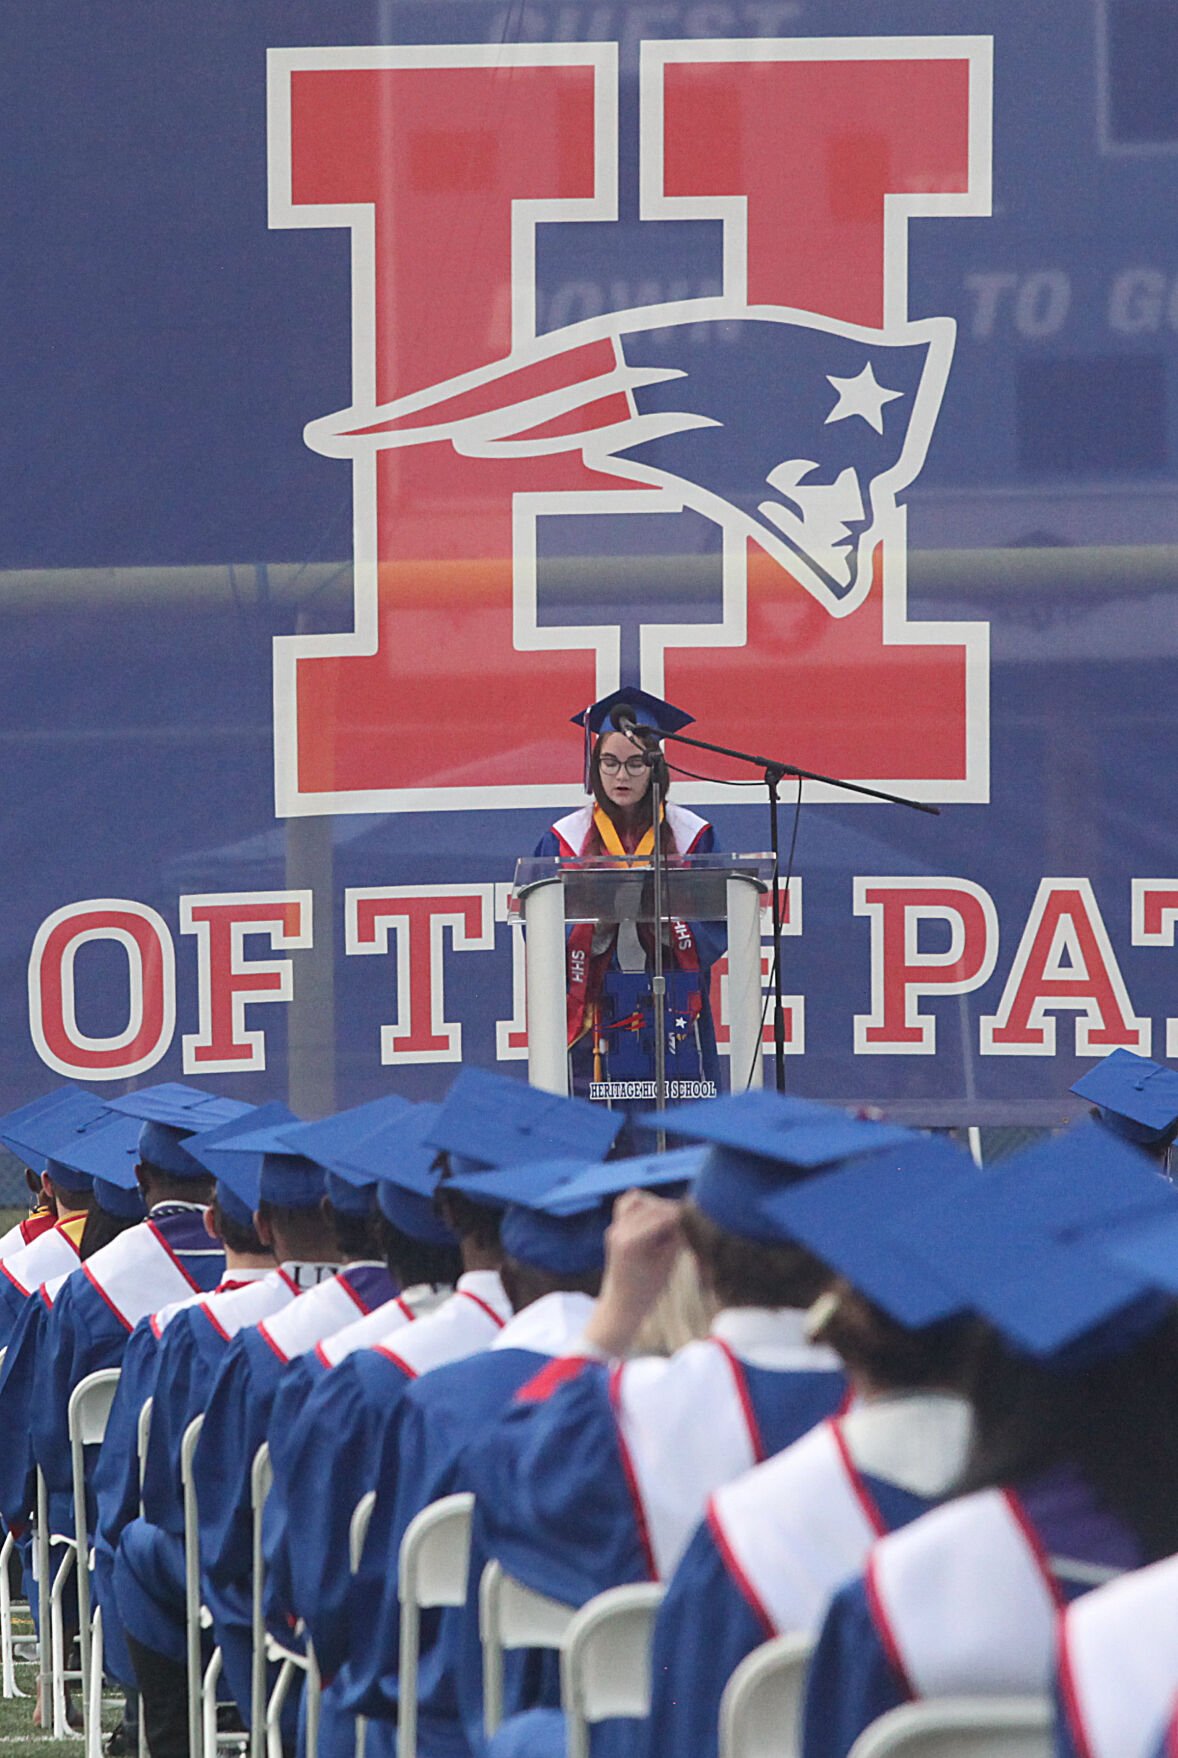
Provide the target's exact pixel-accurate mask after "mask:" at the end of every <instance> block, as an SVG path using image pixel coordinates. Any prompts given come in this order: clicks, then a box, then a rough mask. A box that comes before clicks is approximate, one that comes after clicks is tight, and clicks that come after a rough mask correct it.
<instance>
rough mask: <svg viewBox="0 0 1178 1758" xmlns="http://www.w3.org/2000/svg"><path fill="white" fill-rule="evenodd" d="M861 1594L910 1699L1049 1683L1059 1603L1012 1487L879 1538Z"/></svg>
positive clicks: (1033, 1688)
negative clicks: (863, 1591)
mask: <svg viewBox="0 0 1178 1758" xmlns="http://www.w3.org/2000/svg"><path fill="white" fill-rule="evenodd" d="M867 1597H868V1603H869V1605H870V1608H871V1615H872V1619H873V1621H874V1624H875V1627H876V1631H877V1633H878V1635H879V1637H880V1640H881V1641H882V1643H883V1645H884V1648H885V1650H886V1651H887V1654H888V1658H889V1659H890V1661H891V1662H892V1665H893V1666H894V1667H895V1669H896V1671H897V1673H898V1674H899V1676H900V1678H901V1679H903V1681H904V1683H905V1685H906V1687H907V1689H908V1691H909V1694H910V1695H911V1696H913V1697H944V1696H954V1695H960V1694H962V1693H968V1694H972V1695H978V1694H981V1695H987V1694H994V1693H1002V1692H1016V1693H1018V1692H1040V1691H1045V1690H1046V1689H1047V1687H1048V1685H1049V1683H1050V1680H1051V1674H1052V1666H1053V1662H1054V1658H1055V1627H1056V1619H1057V1616H1058V1613H1059V1610H1060V1608H1061V1606H1062V1603H1063V1598H1062V1594H1061V1591H1060V1588H1059V1584H1058V1582H1057V1581H1056V1580H1055V1577H1054V1576H1053V1575H1052V1572H1051V1568H1050V1565H1049V1563H1048V1559H1047V1556H1046V1554H1045V1552H1044V1548H1043V1544H1042V1542H1041V1540H1040V1538H1039V1534H1038V1533H1037V1531H1036V1530H1035V1528H1034V1526H1033V1525H1032V1524H1031V1521H1030V1518H1029V1516H1028V1515H1027V1512H1026V1509H1025V1508H1024V1507H1023V1505H1022V1503H1021V1502H1020V1500H1019V1498H1018V1497H1017V1496H1016V1495H1015V1494H1014V1492H1013V1491H1011V1490H1003V1489H987V1490H982V1491H980V1492H979V1493H978V1494H976V1495H969V1496H963V1497H962V1498H961V1499H960V1500H959V1501H955V1502H948V1503H947V1504H946V1505H945V1506H944V1507H943V1508H934V1509H933V1510H932V1512H931V1513H928V1514H925V1515H923V1516H922V1517H921V1518H920V1519H919V1520H915V1521H913V1523H912V1525H911V1526H906V1527H904V1529H903V1531H901V1532H893V1533H891V1534H890V1535H889V1536H888V1537H887V1538H884V1539H881V1540H880V1542H879V1543H878V1544H877V1545H876V1546H875V1547H874V1549H873V1550H872V1552H871V1555H870V1557H869V1559H868V1564H867Z"/></svg>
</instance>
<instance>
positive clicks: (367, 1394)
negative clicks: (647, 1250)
mask: <svg viewBox="0 0 1178 1758" xmlns="http://www.w3.org/2000/svg"><path fill="white" fill-rule="evenodd" d="M423 1109H424V1108H423ZM620 1127H621V1118H620V1117H616V1116H614V1115H612V1114H611V1113H610V1112H608V1111H606V1110H604V1109H602V1108H597V1107H593V1106H589V1105H586V1104H584V1103H583V1102H582V1101H580V1100H576V1099H563V1098H559V1097H557V1096H556V1095H555V1094H552V1093H548V1092H544V1091H542V1090H540V1089H539V1088H537V1087H531V1086H527V1085H525V1084H524V1083H522V1082H521V1081H519V1080H517V1079H512V1078H510V1077H508V1076H506V1075H500V1074H496V1073H492V1072H491V1071H489V1070H487V1069H479V1068H465V1069H463V1070H462V1071H461V1072H460V1073H459V1075H458V1076H457V1078H456V1079H455V1081H454V1082H453V1084H452V1085H451V1087H450V1090H449V1092H448V1093H447V1095H446V1098H445V1100H444V1101H443V1103H442V1104H441V1106H440V1107H438V1109H437V1111H436V1114H435V1115H434V1117H433V1119H432V1121H431V1122H430V1124H429V1126H428V1129H427V1131H426V1134H425V1137H424V1141H423V1145H424V1146H425V1147H427V1148H428V1149H429V1150H430V1152H431V1167H433V1170H432V1171H431V1173H430V1175H429V1178H428V1180H427V1181H426V1182H425V1183H424V1185H423V1186H422V1187H421V1188H422V1189H423V1190H424V1189H432V1190H433V1191H434V1197H433V1200H434V1201H435V1202H436V1207H437V1213H438V1216H439V1217H440V1219H441V1220H442V1222H443V1223H444V1225H445V1226H446V1227H447V1229H448V1230H449V1231H450V1232H451V1233H452V1234H453V1235H454V1237H455V1238H456V1239H457V1240H458V1243H459V1249H460V1251H461V1255H462V1262H463V1266H464V1268H463V1274H462V1275H461V1276H460V1278H459V1281H458V1284H457V1287H456V1289H455V1291H454V1294H453V1296H452V1298H451V1299H450V1300H448V1301H446V1302H445V1304H444V1305H443V1306H441V1307H440V1308H439V1309H438V1311H437V1312H435V1313H433V1314H431V1315H429V1316H428V1317H425V1318H422V1319H419V1320H418V1321H417V1322H416V1323H415V1324H414V1325H412V1326H411V1327H409V1328H405V1327H401V1328H399V1329H398V1330H397V1331H396V1332H395V1333H392V1334H390V1335H389V1336H388V1337H387V1338H384V1339H380V1340H378V1341H376V1342H375V1343H372V1344H369V1345H367V1346H365V1347H362V1348H359V1349H355V1350H353V1351H352V1352H351V1353H349V1354H348V1355H347V1357H346V1358H345V1359H342V1360H340V1361H339V1363H338V1365H336V1366H332V1367H331V1369H330V1371H329V1372H327V1373H326V1374H325V1375H324V1377H323V1378H322V1381H321V1383H320V1384H319V1385H318V1386H317V1387H316V1388H315V1390H314V1392H313V1394H312V1396H311V1397H310V1398H309V1399H308V1400H307V1403H306V1406H305V1407H304V1409H303V1410H302V1412H301V1413H300V1416H299V1418H298V1419H297V1422H296V1424H295V1432H294V1433H293V1434H292V1436H291V1438H290V1441H289V1443H287V1444H286V1445H285V1447H284V1452H285V1454H286V1463H285V1470H286V1475H287V1478H288V1481H289V1483H290V1484H291V1485H297V1486H298V1488H297V1490H296V1489H293V1488H292V1490H291V1491H290V1493H291V1495H292V1496H295V1495H297V1498H298V1506H300V1507H301V1508H302V1509H303V1510H304V1511H305V1513H306V1515H307V1517H311V1509H310V1506H309V1495H310V1493H311V1492H312V1489H313V1486H314V1485H315V1484H316V1483H318V1482H320V1481H321V1480H322V1478H323V1477H324V1475H325V1474H331V1473H332V1472H333V1470H334V1464H333V1461H334V1460H335V1459H337V1458H338V1457H340V1456H342V1455H343V1454H345V1453H348V1454H351V1453H353V1452H354V1453H355V1454H356V1456H357V1457H358V1458H362V1459H363V1461H364V1462H365V1471H366V1480H365V1482H364V1483H363V1485H362V1488H363V1489H365V1490H366V1489H370V1488H375V1487H376V1486H377V1485H378V1484H379V1485H380V1486H381V1494H380V1497H379V1498H378V1502H377V1505H376V1507H375V1509H374V1510H373V1515H372V1520H371V1524H370V1527H369V1543H368V1544H367V1545H366V1546H365V1550H364V1555H363V1558H362V1559H361V1565H360V1569H359V1571H358V1573H357V1575H356V1578H355V1582H354V1584H353V1583H351V1582H349V1583H346V1584H343V1583H341V1584H340V1586H341V1588H342V1587H344V1586H346V1600H345V1605H346V1606H349V1607H353V1608H356V1609H357V1612H358V1615H359V1616H360V1618H361V1619H362V1621H367V1618H368V1615H369V1611H368V1608H369V1605H370V1602H371V1601H372V1600H374V1599H376V1598H378V1597H379V1595H380V1593H381V1591H382V1590H383V1587H384V1584H385V1578H386V1570H387V1566H388V1563H387V1558H388V1552H389V1547H390V1545H391V1543H392V1539H391V1524H392V1519H393V1513H394V1509H395V1505H396V1490H397V1476H396V1473H397V1467H398V1450H397V1448H398V1423H399V1415H400V1402H401V1399H402V1396H403V1395H404V1393H405V1392H406V1390H407V1389H408V1387H409V1386H410V1385H411V1384H412V1383H414V1382H415V1381H417V1380H419V1379H420V1378H421V1376H422V1375H423V1374H428V1373H431V1372H433V1371H434V1370H435V1369H437V1368H440V1367H442V1366H444V1365H445V1364H446V1363H448V1362H455V1361H459V1360H462V1359H465V1358H466V1357H469V1356H473V1355H476V1354H479V1353H481V1352H483V1351H485V1350H487V1349H488V1348H489V1347H490V1346H491V1344H492V1343H493V1342H495V1340H496V1339H497V1337H498V1336H499V1335H500V1334H501V1333H502V1331H503V1328H504V1326H505V1325H506V1323H507V1321H508V1320H509V1319H510V1317H511V1313H512V1308H511V1305H510V1303H509V1301H508V1297H507V1294H506V1292H505V1290H504V1287H503V1283H502V1280H501V1277H500V1273H499V1272H500V1266H501V1263H502V1249H501V1246H500V1242H499V1217H500V1214H501V1212H502V1209H503V1201H502V1199H501V1198H498V1197H494V1196H492V1195H485V1194H484V1193H483V1191H482V1189H481V1185H480V1180H479V1179H478V1178H474V1179H470V1178H468V1177H463V1175H465V1174H469V1173H472V1172H479V1171H485V1172H489V1171H492V1170H494V1169H496V1168H497V1167H500V1166H505V1165H506V1166H511V1165H516V1164H523V1163H525V1162H528V1161H535V1160H548V1159H550V1158H552V1157H558V1158H564V1157H568V1156H569V1155H571V1154H572V1153H574V1152H575V1151H577V1150H578V1149H580V1150H581V1151H582V1152H584V1151H588V1152H589V1153H590V1154H592V1155H593V1156H595V1157H596V1156H598V1155H600V1154H604V1153H606V1152H607V1151H608V1149H609V1147H610V1145H611V1143H612V1142H613V1141H614V1140H615V1138H616V1136H617V1134H618V1131H619V1129H620ZM373 1145H374V1147H375V1150H376V1151H377V1152H379V1151H380V1147H379V1144H378V1143H375V1144H373ZM435 1159H436V1166H435V1165H434V1160H435ZM410 1170H412V1168H410ZM439 1174H440V1175H439ZM415 1176H416V1175H415ZM460 1177H462V1178H463V1182H462V1188H461V1189H459V1188H458V1186H457V1183H456V1179H457V1178H460ZM407 1182H408V1181H407V1180H406V1181H402V1180H393V1181H392V1182H391V1183H390V1182H389V1181H382V1183H381V1185H380V1187H379V1196H380V1200H381V1202H382V1203H386V1204H387V1203H389V1202H396V1203H397V1205H398V1208H397V1212H400V1213H406V1219H407V1220H408V1218H409V1214H408V1212H407V1211H405V1210H404V1208H403V1204H404V1202H405V1200H406V1197H410V1198H411V1197H412V1194H413V1193H412V1191H410V1190H406V1189H405V1188H404V1183H407ZM399 1190H400V1194H399V1195H398V1191H399ZM330 1352H331V1345H328V1346H327V1347H325V1349H324V1351H323V1352H322V1358H323V1359H324V1360H330ZM355 1499H359V1498H358V1496H357V1497H356V1498H355ZM353 1505H354V1502H353V1501H352V1500H349V1499H348V1498H344V1502H343V1504H342V1506H341V1508H339V1509H336V1510H334V1511H333V1516H332V1517H333V1518H338V1517H340V1516H341V1515H342V1518H343V1519H345V1520H350V1518H351V1512H352V1506H353ZM317 1518H319V1519H320V1520H322V1518H323V1516H322V1515H319V1516H317ZM318 1548H319V1547H316V1550H318ZM307 1560H308V1553H307V1552H306V1551H301V1553H300V1554H299V1555H297V1556H296V1555H295V1554H294V1553H293V1552H292V1593H293V1597H294V1603H295V1606H296V1607H297V1609H298V1611H299V1613H300V1615H301V1616H302V1617H303V1618H304V1619H305V1620H306V1621H307V1623H308V1627H309V1629H310V1632H311V1635H312V1637H313V1639H314V1641H315V1645H316V1654H317V1656H318V1658H319V1663H320V1667H321V1670H322V1671H323V1672H324V1674H325V1676H326V1677H327V1678H328V1679H330V1678H331V1675H332V1674H333V1673H334V1672H335V1671H336V1669H337V1667H338V1666H339V1665H340V1664H341V1663H342V1662H343V1660H344V1657H345V1655H346V1653H347V1651H348V1635H349V1629H350V1617H351V1614H350V1613H349V1614H348V1616H346V1617H345V1616H344V1615H342V1612H341V1615H339V1616H336V1615H335V1606H336V1596H335V1594H334V1592H328V1593H326V1594H325V1593H324V1592H323V1591H322V1588H321V1584H320V1583H319V1581H318V1579H317V1577H316V1575H315V1574H314V1573H313V1572H307V1570H306V1568H305V1564H306V1562H307ZM341 1689H342V1687H341ZM338 1695H339V1693H335V1692H333V1691H328V1692H326V1693H325V1695H324V1712H325V1718H326V1714H327V1713H328V1712H329V1711H330V1710H331V1709H332V1707H333V1705H334V1701H335V1699H336V1697H337V1696H338ZM324 1737H325V1729H324V1727H323V1725H321V1730H320V1738H321V1741H322V1740H323V1739H324Z"/></svg>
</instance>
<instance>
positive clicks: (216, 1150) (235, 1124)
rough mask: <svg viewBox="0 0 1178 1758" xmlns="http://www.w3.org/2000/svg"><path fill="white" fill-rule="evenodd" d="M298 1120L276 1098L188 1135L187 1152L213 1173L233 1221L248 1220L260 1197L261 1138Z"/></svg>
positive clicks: (250, 1219) (219, 1194)
mask: <svg viewBox="0 0 1178 1758" xmlns="http://www.w3.org/2000/svg"><path fill="white" fill-rule="evenodd" d="M297 1121H298V1119H297V1118H296V1117H295V1114H294V1112H293V1111H291V1110H290V1109H289V1108H288V1107H287V1106H286V1105H284V1104H282V1103H281V1101H279V1100H277V1099H275V1100H273V1101H272V1102H271V1103H270V1104H269V1105H258V1106H249V1107H248V1108H247V1109H246V1110H245V1111H243V1112H242V1113H241V1115H240V1116H238V1117H232V1118H230V1119H229V1121H228V1122H227V1123H221V1124H218V1125H217V1126H216V1127H215V1128H213V1129H205V1130H202V1131H201V1132H200V1134H199V1135H194V1136H190V1137H189V1139H188V1142H187V1144H186V1146H187V1151H188V1152H189V1153H190V1154H191V1155H192V1157H193V1159H194V1160H196V1161H197V1162H198V1163H199V1164H200V1165H201V1166H203V1167H204V1168H205V1170H206V1171H207V1172H211V1173H212V1174H213V1177H214V1178H215V1179H216V1180H217V1198H218V1200H219V1202H220V1204H221V1206H222V1208H223V1209H224V1210H225V1213H226V1214H227V1215H229V1216H231V1217H232V1218H233V1219H234V1220H237V1221H240V1222H242V1223H243V1224H245V1223H247V1222H251V1221H252V1220H253V1217H254V1213H255V1211H256V1209H257V1207H258V1203H259V1201H260V1200H261V1178H262V1157H263V1153H264V1151H265V1150H264V1148H263V1146H262V1141H265V1140H267V1139H269V1133H270V1131H272V1130H273V1129H275V1128H279V1129H281V1128H282V1127H284V1126H286V1125H289V1124H291V1123H296V1122H297ZM258 1137H261V1138H262V1141H259V1140H257V1139H256V1138H258ZM320 1195H322V1187H320Z"/></svg>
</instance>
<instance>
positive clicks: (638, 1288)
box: [585, 1190, 683, 1355]
mask: <svg viewBox="0 0 1178 1758" xmlns="http://www.w3.org/2000/svg"><path fill="white" fill-rule="evenodd" d="M682 1249H683V1234H682V1232H681V1230H680V1227H679V1204H678V1203H677V1202H670V1201H668V1199H667V1198H666V1197H662V1196H654V1195H652V1193H651V1192H650V1191H648V1190H627V1191H625V1192H623V1194H622V1195H621V1196H620V1197H619V1198H618V1200H617V1202H616V1203H615V1204H614V1213H613V1220H612V1221H611V1222H610V1225H609V1228H608V1230H607V1232H606V1235H605V1275H604V1276H603V1277H602V1283H601V1296H600V1298H599V1300H598V1301H597V1304H596V1306H595V1307H594V1309H593V1314H592V1317H591V1318H590V1320H589V1323H588V1325H587V1326H586V1327H585V1341H586V1343H589V1344H591V1345H592V1347H593V1348H595V1349H599V1350H600V1351H601V1352H602V1354H604V1355H625V1354H626V1353H627V1352H628V1350H629V1349H630V1347H631V1345H632V1344H633V1342H634V1338H635V1336H636V1335H637V1333H638V1329H639V1326H640V1325H641V1324H642V1321H643V1319H644V1318H645V1317H646V1315H647V1313H648V1312H649V1311H650V1309H651V1307H652V1306H653V1305H654V1303H655V1301H656V1300H657V1299H658V1297H659V1295H660V1294H661V1293H662V1291H663V1289H664V1288H665V1287H666V1285H667V1281H668V1278H669V1277H670V1274H671V1271H672V1270H673V1269H674V1267H675V1260H676V1258H677V1257H678V1256H679V1253H680V1251H681V1250H682Z"/></svg>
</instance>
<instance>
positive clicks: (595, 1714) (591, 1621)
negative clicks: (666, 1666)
mask: <svg viewBox="0 0 1178 1758" xmlns="http://www.w3.org/2000/svg"><path fill="white" fill-rule="evenodd" d="M665 1592H666V1588H665V1586H664V1585H663V1584H662V1582H659V1581H639V1582H635V1583H634V1584H633V1585H632V1586H629V1587H611V1588H609V1589H608V1591H607V1592H605V1593H599V1594H597V1595H596V1597H595V1598H593V1599H591V1600H589V1602H588V1603H587V1604H586V1605H583V1606H582V1607H581V1609H580V1611H579V1612H577V1613H576V1614H575V1616H574V1617H573V1618H572V1620H571V1621H570V1623H569V1625H568V1628H567V1629H566V1630H565V1633H564V1640H563V1641H562V1642H561V1645H560V1700H561V1704H562V1707H563V1709H564V1713H565V1721H566V1724H567V1728H568V1735H567V1741H568V1743H567V1747H566V1750H567V1754H568V1758H589V1729H590V1727H591V1726H592V1725H593V1724H594V1723H595V1722H599V1721H608V1720H609V1719H610V1718H611V1717H612V1716H615V1715H625V1716H632V1717H634V1718H636V1719H642V1720H644V1719H645V1718H646V1717H647V1716H648V1715H649V1714H650V1645H651V1638H652V1637H653V1635H654V1621H655V1618H656V1616H657V1614H658V1609H659V1606H660V1605H661V1604H662V1601H663V1595H664V1594H665Z"/></svg>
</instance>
